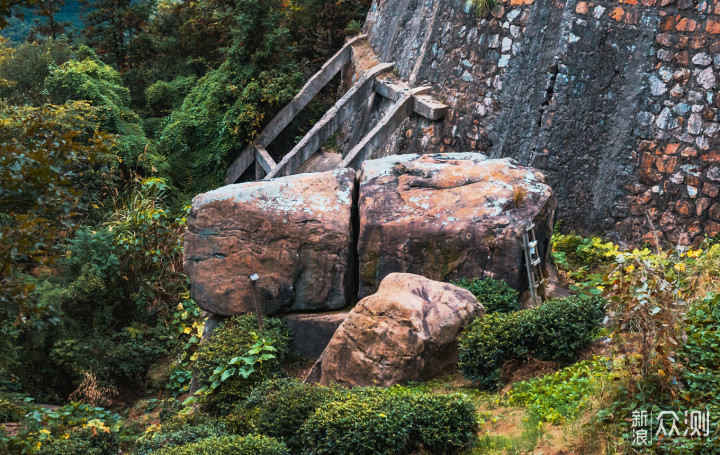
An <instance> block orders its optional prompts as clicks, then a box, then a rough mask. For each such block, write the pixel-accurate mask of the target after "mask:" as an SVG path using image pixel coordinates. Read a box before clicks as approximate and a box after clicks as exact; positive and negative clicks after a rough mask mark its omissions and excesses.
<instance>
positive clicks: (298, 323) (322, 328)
mask: <svg viewBox="0 0 720 455" xmlns="http://www.w3.org/2000/svg"><path fill="white" fill-rule="evenodd" d="M348 314H350V311H349V310H348V311H337V312H334V313H307V314H290V315H287V316H285V322H287V325H288V328H290V331H291V332H292V334H293V339H292V342H291V343H290V351H291V352H293V353H294V354H297V355H299V356H302V357H305V358H306V359H310V360H317V359H318V357H320V354H322V352H323V351H324V350H325V347H326V346H327V345H328V343H329V342H330V339H332V337H333V335H335V332H336V331H337V329H338V327H340V324H342V323H343V321H344V320H345V318H347V316H348Z"/></svg>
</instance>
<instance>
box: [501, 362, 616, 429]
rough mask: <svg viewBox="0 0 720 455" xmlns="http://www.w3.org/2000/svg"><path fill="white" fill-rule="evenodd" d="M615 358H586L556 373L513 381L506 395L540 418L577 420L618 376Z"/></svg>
mask: <svg viewBox="0 0 720 455" xmlns="http://www.w3.org/2000/svg"><path fill="white" fill-rule="evenodd" d="M616 376H617V373H614V372H613V370H612V362H611V361H610V360H609V359H607V358H603V357H597V358H595V359H593V360H585V361H583V362H578V363H576V364H574V365H572V366H569V367H567V368H565V369H563V370H560V371H558V372H557V373H553V374H548V375H545V376H542V377H540V378H535V379H530V380H528V381H522V382H518V383H516V384H513V387H512V389H510V391H509V392H508V394H507V395H506V397H505V399H506V400H507V403H508V404H511V405H524V406H526V407H528V408H529V409H530V411H531V412H532V413H534V414H535V415H537V416H538V417H539V418H540V419H541V420H544V421H546V422H551V423H561V422H563V421H565V420H574V419H576V418H577V417H578V416H579V415H580V413H582V412H583V411H584V410H585V409H587V407H588V406H589V405H590V404H591V400H592V399H593V396H594V395H595V394H596V393H597V392H599V391H600V389H601V388H602V387H603V385H604V384H605V383H606V382H607V381H610V380H612V378H613V377H616Z"/></svg>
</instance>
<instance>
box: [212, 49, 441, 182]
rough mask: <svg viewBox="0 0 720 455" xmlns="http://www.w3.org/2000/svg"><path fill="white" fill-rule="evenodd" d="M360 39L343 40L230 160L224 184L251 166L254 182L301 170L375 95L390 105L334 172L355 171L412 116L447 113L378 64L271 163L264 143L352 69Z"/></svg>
mask: <svg viewBox="0 0 720 455" xmlns="http://www.w3.org/2000/svg"><path fill="white" fill-rule="evenodd" d="M364 39H365V35H360V36H358V37H356V38H353V39H352V40H350V41H348V42H347V43H346V44H345V46H343V48H342V49H340V50H339V51H338V52H337V53H336V54H335V55H334V56H333V57H332V58H330V60H328V61H327V62H326V63H325V64H324V65H323V66H322V68H321V69H320V71H318V72H317V73H316V74H315V75H314V76H313V77H311V78H310V80H309V81H308V82H307V83H306V84H305V86H304V87H303V88H302V90H300V92H299V93H298V94H297V95H296V96H295V98H294V99H293V100H292V101H291V102H290V103H289V104H288V105H287V106H285V107H284V108H283V109H282V110H281V111H280V113H278V115H277V116H275V118H274V119H273V120H272V121H271V122H270V123H269V124H268V125H267V126H266V127H265V129H264V130H263V131H262V132H261V133H260V134H259V135H258V136H257V138H256V139H255V140H254V141H253V142H252V143H251V144H250V145H248V146H247V147H246V148H245V149H244V150H243V151H242V153H240V155H239V156H238V157H237V159H235V161H234V162H233V163H232V165H231V166H230V169H229V170H228V172H227V176H226V178H225V183H226V184H232V183H235V182H237V181H238V179H239V178H240V177H241V176H242V175H243V174H244V173H245V171H247V169H248V168H249V167H250V166H252V165H253V164H254V165H255V180H262V179H265V180H269V179H272V178H275V177H280V176H287V175H293V174H296V173H299V172H301V168H302V166H303V164H304V163H305V162H306V161H307V160H308V159H309V158H310V157H311V156H313V155H314V154H315V153H316V152H317V151H318V150H319V149H320V148H321V147H322V145H323V144H324V143H325V142H326V141H327V140H328V138H330V136H332V135H333V134H334V133H335V132H336V131H337V130H338V129H339V128H340V127H341V126H342V125H343V123H345V122H346V121H347V120H349V119H350V118H351V117H352V116H353V115H355V114H356V113H357V112H358V111H359V110H360V108H361V107H362V106H363V105H364V103H365V102H366V101H368V100H372V99H373V98H374V97H375V96H376V95H380V96H382V97H384V98H387V99H388V100H390V102H391V103H392V105H391V107H390V108H389V109H387V110H386V111H385V112H384V113H383V115H382V117H381V118H380V119H379V120H378V121H377V123H376V124H375V125H374V126H373V127H372V129H370V131H369V132H368V133H367V134H366V135H365V136H364V137H362V138H361V139H360V140H359V141H358V142H357V144H355V145H354V147H352V148H351V149H350V150H347V151H345V152H344V153H343V154H342V161H341V162H340V164H339V165H337V168H338V169H341V168H346V167H351V168H353V169H359V168H360V165H361V164H362V162H363V161H365V160H367V159H372V158H375V155H374V154H375V152H376V151H377V150H378V149H379V148H380V147H381V146H382V144H383V143H384V142H385V141H386V140H387V139H388V137H389V136H390V135H391V134H392V133H393V132H394V131H395V130H397V129H398V128H399V127H400V125H401V124H402V123H403V122H404V121H405V120H406V119H407V118H408V117H410V115H412V114H413V113H416V114H418V115H420V116H423V117H425V118H428V119H430V120H433V121H434V120H439V119H442V118H443V117H444V116H445V115H446V114H447V110H448V107H447V106H446V105H445V104H443V103H440V102H439V101H437V100H435V99H433V98H432V97H431V96H430V95H429V92H430V87H429V86H422V87H411V86H410V85H408V84H407V83H405V82H403V81H401V80H399V79H398V78H397V77H396V76H394V75H393V74H392V71H393V69H394V66H395V64H394V63H378V64H376V65H375V66H373V67H371V68H370V69H368V70H367V71H365V72H364V73H363V74H362V76H361V77H359V78H358V80H357V81H356V82H355V83H354V84H353V85H352V87H350V89H349V90H348V91H347V92H346V93H345V94H344V95H343V96H342V97H341V98H340V99H339V100H338V101H337V102H336V103H335V105H334V106H333V107H332V108H330V109H329V110H328V111H327V112H326V113H325V115H323V117H322V118H321V119H320V120H319V121H318V122H317V123H316V124H315V126H314V127H313V128H312V129H311V130H310V131H309V132H308V133H307V134H306V135H305V137H303V138H302V140H301V141H300V142H299V143H298V144H297V145H296V146H295V147H293V149H292V150H290V152H288V153H287V154H285V155H284V157H283V158H282V160H281V161H280V162H279V163H276V162H275V161H274V160H273V158H272V157H271V156H270V154H269V153H268V151H267V147H268V145H269V144H270V143H271V142H272V141H273V140H275V139H276V138H277V137H278V136H279V135H280V133H281V132H282V131H283V130H284V129H285V128H287V126H288V125H290V123H291V122H292V121H293V119H295V117H296V116H297V115H298V114H299V113H300V112H301V111H302V110H303V109H304V108H305V107H306V106H307V105H308V104H309V103H310V102H311V101H312V100H313V99H314V98H315V97H316V96H317V95H318V93H320V91H321V90H322V89H323V88H324V87H325V86H326V85H327V84H328V83H329V82H330V81H331V80H332V79H333V78H334V77H335V76H336V75H337V74H338V73H340V72H341V71H343V70H344V69H346V68H347V67H348V66H349V65H352V62H353V56H354V52H355V48H356V46H358V45H359V44H361V43H362V42H363V40H364Z"/></svg>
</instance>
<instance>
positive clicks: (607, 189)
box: [356, 0, 720, 243]
mask: <svg viewBox="0 0 720 455" xmlns="http://www.w3.org/2000/svg"><path fill="white" fill-rule="evenodd" d="M465 3H466V2H464V1H460V0H375V1H374V2H373V6H372V8H371V12H370V14H369V16H368V21H367V24H366V31H367V33H368V35H369V40H370V44H371V46H372V47H373V49H374V50H375V52H376V53H377V54H378V56H379V58H380V59H381V60H382V61H396V62H397V67H398V72H399V75H400V76H401V77H402V78H403V79H405V80H407V81H409V82H410V83H411V84H412V85H416V86H418V85H422V84H430V85H432V92H433V95H434V96H435V97H436V98H437V99H439V100H441V101H443V102H445V103H446V104H448V105H449V106H450V110H449V113H448V115H447V117H446V118H445V119H444V120H442V121H440V122H435V123H433V122H430V121H429V120H426V119H421V118H418V117H417V116H413V117H412V118H411V119H410V120H409V121H408V122H406V124H405V125H404V126H403V127H401V128H400V130H399V131H398V132H397V133H396V135H395V136H394V137H393V138H392V139H391V140H390V141H388V143H387V144H386V148H388V149H392V150H387V151H386V152H385V153H381V154H380V155H379V156H382V155H384V154H389V153H433V152H455V151H456V152H467V151H482V152H484V153H486V154H488V155H490V156H491V157H493V158H496V157H506V156H510V157H514V158H516V159H517V160H518V161H519V162H520V163H522V164H524V165H530V166H534V167H538V168H540V169H542V170H544V171H546V172H547V174H548V175H549V178H550V185H551V186H552V187H553V188H554V189H555V191H556V194H557V196H558V199H559V200H560V207H559V218H560V219H562V220H563V221H564V226H566V227H568V228H575V229H578V230H580V231H581V232H586V233H589V232H596V231H605V232H607V233H610V234H612V233H615V234H617V236H618V237H619V238H623V239H626V240H636V241H642V240H643V239H652V238H654V235H652V231H653V230H657V231H660V232H659V233H660V234H661V236H662V237H664V238H665V239H667V240H669V241H673V242H683V243H689V242H693V241H697V240H699V239H700V238H701V237H702V235H703V234H710V235H712V234H713V233H717V230H718V229H717V227H718V224H717V222H716V221H713V220H718V215H719V212H720V210H718V209H713V207H716V205H715V204H717V203H718V202H719V201H718V200H717V196H718V191H717V187H718V184H720V167H719V166H718V162H720V152H719V151H718V150H720V141H718V131H720V116H719V115H718V112H717V109H718V107H720V99H718V97H717V92H716V91H717V89H718V82H719V81H720V79H719V77H720V74H718V69H719V68H720V8H717V7H716V5H715V3H713V2H710V1H707V0H700V1H690V0H677V1H668V0H661V1H656V0H624V1H622V2H619V1H580V2H578V1H573V0H566V1H564V0H554V1H550V0H535V1H529V2H528V1H522V0H517V1H515V0H513V1H509V2H505V11H504V14H503V15H502V17H493V16H492V15H487V16H486V17H484V18H483V17H478V16H477V15H476V14H475V13H474V12H473V11H469V10H467V9H466V8H465V7H464V5H465ZM381 102H382V101H378V102H376V103H375V104H376V105H378V104H381ZM376 107H377V106H376ZM379 107H380V108H382V106H379ZM356 124H357V123H356ZM701 198H703V199H707V202H704V201H703V200H702V199H701Z"/></svg>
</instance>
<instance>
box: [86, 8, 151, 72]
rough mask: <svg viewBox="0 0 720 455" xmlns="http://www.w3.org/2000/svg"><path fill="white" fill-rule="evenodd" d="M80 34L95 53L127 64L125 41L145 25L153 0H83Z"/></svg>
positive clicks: (116, 62) (110, 61)
mask: <svg viewBox="0 0 720 455" xmlns="http://www.w3.org/2000/svg"><path fill="white" fill-rule="evenodd" d="M81 3H83V5H84V7H85V8H84V9H85V16H84V18H83V22H84V23H85V28H84V29H83V34H84V36H85V39H86V42H87V43H88V44H89V45H90V46H91V47H92V48H93V49H95V50H96V52H97V53H98V55H100V56H101V57H103V58H104V59H105V60H106V61H107V62H108V63H111V64H114V65H116V66H117V67H118V68H125V67H126V66H127V63H128V62H127V57H128V43H129V42H130V41H132V40H133V38H134V37H135V36H137V35H138V34H140V33H141V32H142V31H143V30H144V29H145V27H146V26H147V21H148V18H149V17H150V13H151V12H152V10H153V0H140V1H135V0H82V1H81Z"/></svg>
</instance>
